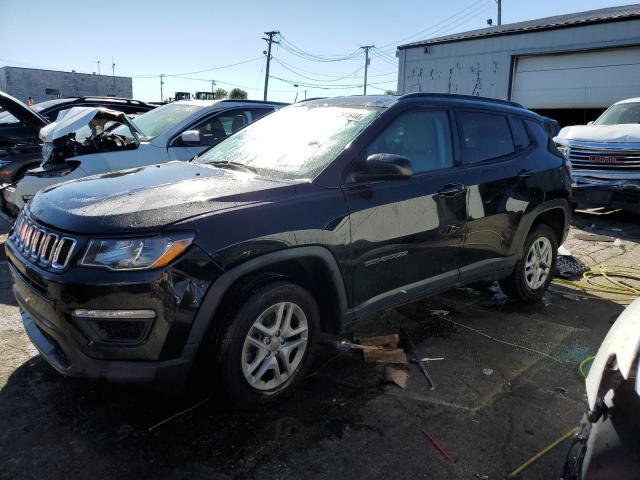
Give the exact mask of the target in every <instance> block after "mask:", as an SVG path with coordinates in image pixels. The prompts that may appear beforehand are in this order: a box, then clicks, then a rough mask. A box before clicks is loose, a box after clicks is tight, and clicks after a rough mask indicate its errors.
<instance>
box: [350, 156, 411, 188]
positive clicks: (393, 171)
mask: <svg viewBox="0 0 640 480" xmlns="http://www.w3.org/2000/svg"><path fill="white" fill-rule="evenodd" d="M412 174H413V168H412V166H411V161H409V159H408V158H406V157H403V156H402V155H395V154H392V153H375V154H373V155H369V157H368V158H367V160H366V161H365V166H364V172H358V173H354V174H353V179H354V180H355V181H356V182H372V181H378V180H407V179H408V178H411V175H412Z"/></svg>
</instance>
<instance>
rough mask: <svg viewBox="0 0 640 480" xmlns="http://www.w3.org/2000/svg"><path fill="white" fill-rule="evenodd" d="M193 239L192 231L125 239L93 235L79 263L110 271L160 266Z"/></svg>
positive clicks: (166, 262) (181, 251)
mask: <svg viewBox="0 0 640 480" xmlns="http://www.w3.org/2000/svg"><path fill="white" fill-rule="evenodd" d="M193 239H194V235H193V234H191V233H180V234H173V235H162V236H155V237H136V238H127V239H106V238H94V239H91V240H90V241H89V245H87V249H86V251H85V253H84V256H83V257H82V260H81V261H80V265H83V266H85V267H100V268H108V269H110V270H151V269H154V268H160V267H163V266H164V265H166V264H168V263H169V262H171V261H172V260H174V259H175V258H177V257H178V256H180V255H181V254H182V253H183V252H184V251H185V250H186V249H187V247H188V246H189V245H191V243H192V242H193Z"/></svg>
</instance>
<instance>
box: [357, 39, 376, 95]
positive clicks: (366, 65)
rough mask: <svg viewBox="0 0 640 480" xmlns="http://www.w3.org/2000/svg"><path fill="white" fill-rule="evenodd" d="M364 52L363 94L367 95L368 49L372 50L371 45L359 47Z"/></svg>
mask: <svg viewBox="0 0 640 480" xmlns="http://www.w3.org/2000/svg"><path fill="white" fill-rule="evenodd" d="M360 48H361V49H363V50H364V94H365V95H366V94H367V74H368V73H369V49H370V48H373V45H366V46H364V47H360Z"/></svg>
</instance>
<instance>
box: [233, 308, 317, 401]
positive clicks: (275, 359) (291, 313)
mask: <svg viewBox="0 0 640 480" xmlns="http://www.w3.org/2000/svg"><path fill="white" fill-rule="evenodd" d="M308 336H309V324H308V322H307V317H306V315H305V313H304V311H303V310H302V308H300V307H299V306H298V305H296V304H295V303H291V302H279V303H276V304H275V305H272V306H271V307H269V308H267V309H266V310H265V311H264V312H262V313H261V314H260V316H258V318H256V320H255V321H254V322H253V325H252V326H251V328H250V329H249V332H248V334H247V337H246V338H245V341H244V345H243V347H242V358H241V362H242V373H243V374H244V377H245V379H246V380H247V382H248V383H249V385H251V386H252V387H253V388H255V389H257V390H272V389H274V388H278V387H279V386H281V385H283V384H284V383H285V382H286V381H287V380H288V379H289V378H291V377H292V376H293V375H295V373H296V371H297V369H298V367H299V366H300V363H301V362H302V359H303V358H304V355H305V352H306V350H307V341H308Z"/></svg>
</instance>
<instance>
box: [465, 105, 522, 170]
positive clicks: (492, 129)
mask: <svg viewBox="0 0 640 480" xmlns="http://www.w3.org/2000/svg"><path fill="white" fill-rule="evenodd" d="M456 119H457V122H458V129H459V131H460V143H461V145H462V154H463V158H464V163H466V164H471V163H478V162H484V161H486V160H492V159H494V158H499V157H503V156H505V155H509V154H511V153H513V152H515V145H514V142H513V137H512V135H511V128H510V127H509V121H508V119H507V117H506V116H505V115H501V114H496V113H481V112H458V113H457V114H456Z"/></svg>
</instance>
